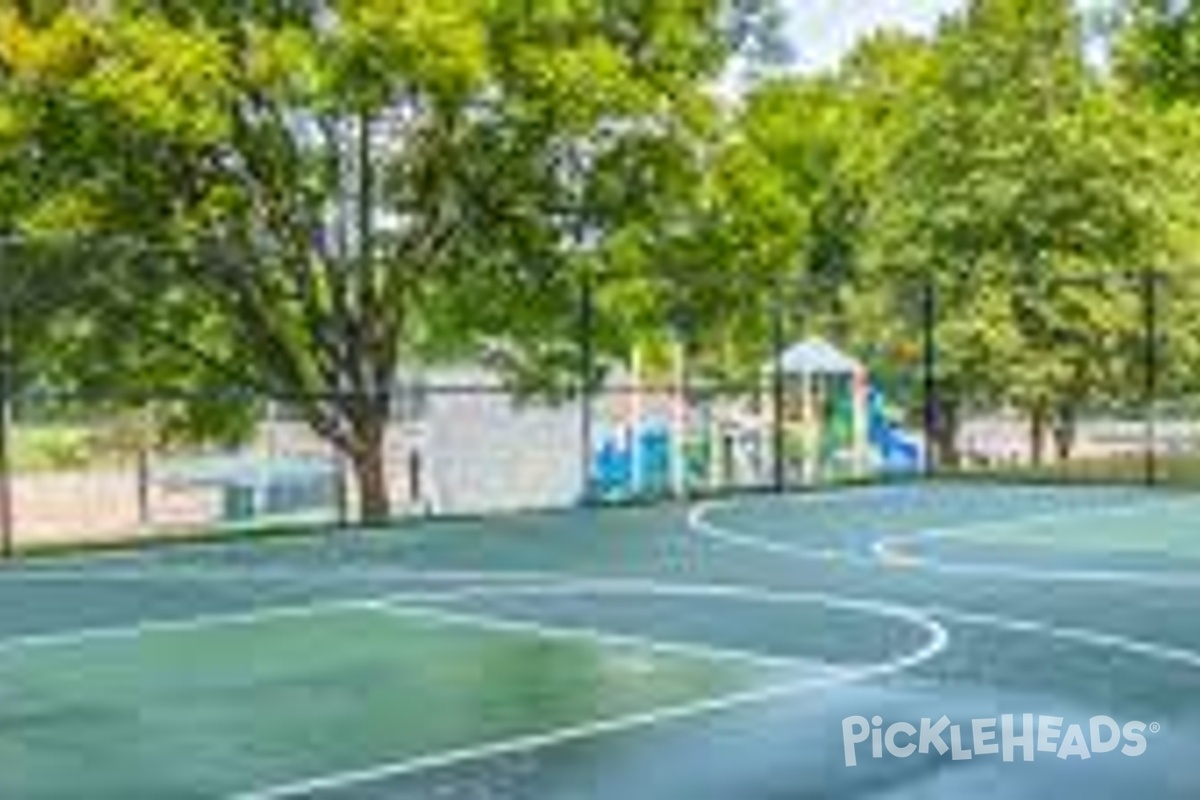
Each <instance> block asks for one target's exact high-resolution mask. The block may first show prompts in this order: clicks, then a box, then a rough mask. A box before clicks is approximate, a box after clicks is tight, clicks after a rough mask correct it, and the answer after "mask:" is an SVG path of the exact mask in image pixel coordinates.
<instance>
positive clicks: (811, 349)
mask: <svg viewBox="0 0 1200 800" xmlns="http://www.w3.org/2000/svg"><path fill="white" fill-rule="evenodd" d="M778 366H779V368H780V370H781V371H782V372H783V374H785V375H857V374H859V373H860V372H862V371H863V365H862V363H860V362H859V361H858V360H857V359H855V358H853V357H852V356H849V355H847V354H846V353H843V352H842V351H841V350H838V349H837V348H836V347H834V346H833V345H831V344H830V343H829V342H827V341H825V340H824V339H821V338H812V339H805V340H804V341H802V342H797V343H796V344H794V345H792V346H791V347H789V348H788V349H787V350H785V351H784V352H783V354H782V355H780V356H779V362H778ZM774 367H775V365H773V364H772V365H769V366H768V369H774Z"/></svg>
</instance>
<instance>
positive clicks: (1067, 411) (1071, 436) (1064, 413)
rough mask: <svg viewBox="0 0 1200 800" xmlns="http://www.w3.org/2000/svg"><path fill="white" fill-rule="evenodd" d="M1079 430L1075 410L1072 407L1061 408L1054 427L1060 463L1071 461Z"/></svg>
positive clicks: (1055, 444)
mask: <svg viewBox="0 0 1200 800" xmlns="http://www.w3.org/2000/svg"><path fill="white" fill-rule="evenodd" d="M1077 430H1078V428H1077V426H1076V424H1075V408H1074V407H1073V406H1070V405H1064V406H1062V407H1060V408H1059V409H1058V418H1057V419H1056V421H1055V425H1054V448H1055V452H1056V454H1057V455H1058V460H1059V461H1070V460H1071V456H1072V455H1073V454H1074V452H1075V436H1076V432H1077Z"/></svg>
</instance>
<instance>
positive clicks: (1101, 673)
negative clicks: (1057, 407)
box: [0, 483, 1200, 800]
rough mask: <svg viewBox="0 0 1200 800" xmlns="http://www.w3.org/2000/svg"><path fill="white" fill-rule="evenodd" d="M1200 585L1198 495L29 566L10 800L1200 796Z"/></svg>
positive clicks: (886, 510)
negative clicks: (1199, 607)
mask: <svg viewBox="0 0 1200 800" xmlns="http://www.w3.org/2000/svg"><path fill="white" fill-rule="evenodd" d="M1198 601H1200V496H1196V497H1193V496H1190V495H1183V494H1178V495H1175V494H1164V493H1159V492H1151V491H1149V490H1145V491H1143V490H1138V489H1111V488H1075V489H1067V488H1061V487H1041V488H1033V487H1024V488H1022V487H1014V486H1004V487H1000V486H988V485H969V484H954V483H945V484H925V485H911V486H895V487H876V488H862V489H848V490H842V491H838V492H830V493H824V494H806V495H793V496H779V497H775V496H747V497H741V498H732V499H727V500H721V501H713V502H704V503H697V504H692V505H676V506H664V507H656V508H638V509H613V510H580V511H574V512H570V513H560V514H541V515H519V516H512V517H505V518H497V519H488V520H463V521H454V522H446V521H443V522H436V523H433V522H431V523H420V524H418V523H411V524H406V525H404V526H401V527H398V528H397V529H396V530H393V531H386V532H369V533H368V532H342V533H337V534H326V535H321V536H314V537H312V538H307V539H304V538H298V539H287V540H273V541H258V542H254V541H245V542H240V543H230V544H220V545H211V544H210V545H193V546H176V547H170V548H161V549H154V550H145V551H140V552H129V553H121V554H108V555H95V556H88V557H82V556H81V557H71V558H57V559H47V560H38V561H27V562H22V563H18V564H16V565H13V566H9V567H7V568H5V569H3V570H2V571H0V608H2V609H3V613H2V614H0V731H2V733H0V797H3V798H17V799H20V800H25V799H26V798H29V799H33V798H37V799H39V800H40V799H42V798H46V799H49V798H114V799H116V798H121V799H122V800H135V799H136V798H155V799H156V800H158V799H160V798H221V799H223V800H268V799H269V798H293V797H296V798H301V797H307V798H318V800H323V799H329V800H333V799H334V798H337V799H338V800H342V799H344V798H438V799H440V800H457V799H459V798H461V799H462V800H484V799H485V798H487V799H492V798H513V799H516V798H535V799H539V800H540V799H543V798H544V799H545V800H568V798H569V799H570V800H576V799H582V798H589V799H590V798H622V799H623V800H624V799H627V798H635V799H636V798H644V799H645V800H676V799H678V800H717V799H718V798H720V799H721V800H784V799H785V798H787V799H792V798H795V799H799V798H819V797H829V798H974V797H984V798H1014V799H1015V798H1022V799H1024V798H1038V797H1046V798H1050V797H1068V796H1071V797H1114V798H1115V797H1129V796H1137V797H1144V798H1176V797H1177V798H1195V797H1200V759H1197V758H1196V757H1195V754H1196V753H1198V752H1200V622H1198V621H1197V616H1196V608H1197V604H1198ZM1005 715H1012V716H1011V721H1012V725H1013V726H1014V727H1013V730H1011V731H1007V733H1008V734H1010V735H1009V736H1008V737H1006V736H1005V733H1006V732H1005V731H1004V730H1002V728H1003V724H1004V720H1005ZM1026 715H1030V716H1026ZM943 717H945V718H946V719H945V721H944V722H943V721H942V718H943ZM1109 720H1110V721H1111V722H1112V723H1113V725H1115V728H1113V727H1109V725H1108V722H1107V721H1109ZM923 721H925V722H924V726H925V727H926V728H928V729H930V730H928V731H927V733H928V734H929V735H928V736H922V735H921V733H920V729H921V727H922V725H923ZM939 725H940V726H941V727H940V728H939ZM907 726H911V729H910V728H908V727H907ZM1093 728H1095V730H1093ZM889 731H890V732H891V734H892V735H891V736H888V735H887V734H888V732H889ZM910 731H911V732H910ZM1025 733H1028V734H1029V743H1028V745H1027V746H1026V745H1024V744H1022V740H1021V739H1020V736H1021V735H1023V734H1025ZM859 738H861V741H851V742H850V744H849V745H847V740H848V739H850V740H857V739H859ZM923 739H924V741H922V740H923ZM889 740H890V741H889ZM935 740H936V741H935ZM1139 740H1140V744H1139ZM1014 742H1015V744H1014ZM889 744H890V745H891V747H889V746H888V745H889ZM1006 744H1007V745H1008V753H1007V756H1008V757H1007V758H1006V754H1005V745H1006ZM905 745H912V746H913V748H912V749H914V750H916V752H912V753H911V754H910V753H908V750H907V749H906V748H905ZM1041 745H1044V748H1043V747H1041ZM848 748H849V749H848ZM943 748H944V749H945V752H944V753H942V752H940V751H941V750H942V749H943ZM992 748H994V749H995V752H993V751H992ZM893 749H894V750H895V751H896V752H891V751H892V750H893ZM876 754H878V757H877V756H876ZM1085 756H1086V757H1085ZM849 761H853V762H854V763H853V765H849V764H848V762H849Z"/></svg>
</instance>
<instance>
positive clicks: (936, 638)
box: [229, 581, 950, 800]
mask: <svg viewBox="0 0 1200 800" xmlns="http://www.w3.org/2000/svg"><path fill="white" fill-rule="evenodd" d="M545 594H569V595H572V596H615V595H625V596H630V595H632V596H637V595H639V594H653V595H656V596H663V595H670V596H677V597H714V596H720V597H739V598H747V599H758V600H761V601H769V602H774V603H795V604H801V603H809V602H811V603H821V604H827V605H829V607H831V608H846V609H853V610H857V611H861V612H863V613H878V614H879V615H880V616H886V617H889V618H893V619H901V620H904V621H906V622H909V623H913V624H916V625H918V626H919V627H921V628H923V629H924V630H925V631H926V633H927V634H928V641H926V642H925V644H924V645H923V646H922V647H920V648H919V649H917V650H915V651H912V652H910V653H906V654H904V655H902V656H900V657H898V658H894V659H890V660H887V661H882V662H879V663H875V664H865V665H862V664H860V665H852V666H848V667H838V668H834V671H832V672H831V673H830V674H827V675H821V676H817V677H806V678H802V679H798V680H788V681H782V682H778V683H772V684H770V685H767V686H765V687H763V688H760V689H753V690H749V691H745V692H736V693H732V694H728V695H723V696H720V697H716V698H712V699H709V700H701V701H696V702H692V703H685V704H680V705H675V706H667V707H664V708H661V709H656V710H652V711H648V712H642V713H638V714H629V715H623V716H619V717H615V718H612V719H606V720H598V721H595V722H590V723H584V724H581V725H574V726H567V727H563V728H559V729H556V730H552V731H547V732H545V733H539V734H529V735H524V736H516V737H512V738H509V739H501V740H497V741H494V742H488V743H485V744H481V745H475V746H470V747H463V748H455V749H451V750H446V751H443V752H440V753H433V754H430V755H427V756H419V757H416V758H410V759H406V760H403V761H397V762H392V763H385V764H379V765H376V766H372V767H366V768H363V769H358V770H348V771H345V772H340V773H333V774H329V775H323V776H318V777H314V778H308V779H303V780H298V781H295V782H290V783H286V784H278V785H275V786H269V787H263V788H260V789H254V790H251V791H248V792H242V793H238V794H235V795H233V796H232V797H231V798H230V799H229V800H283V799H284V798H294V797H305V796H309V795H313V794H316V793H318V792H322V791H331V790H340V789H345V788H348V787H352V786H361V785H363V784H367V783H375V782H378V781H381V780H386V779H394V778H398V777H401V776H404V775H411V774H414V773H419V772H426V771H430V770H434V769H439V768H444V767H450V766H454V765H457V764H462V763H467V762H472V761H482V760H486V759H489V758H496V757H500V756H505V755H514V754H517V753H528V752H531V751H535V750H542V749H546V748H549V747H553V746H556V745H562V744H567V743H570V742H575V741H581V740H584V739H590V738H595V737H598V736H601V735H607V734H614V733H621V732H628V731H631V730H636V729H639V728H646V727H652V726H657V725H662V724H665V723H668V722H674V721H679V720H685V719H692V718H695V717H700V716H707V715H712V714H717V713H720V712H724V711H731V710H733V709H736V708H740V707H743V706H748V705H754V704H759V703H764V702H766V701H769V700H774V699H779V698H783V697H790V696H796V695H799V694H803V693H806V692H809V691H814V690H818V689H828V688H833V687H837V686H842V685H846V684H850V683H855V682H861V681H865V680H871V679H877V678H883V677H887V676H890V675H894V674H897V673H900V672H903V671H905V670H908V669H911V668H912V667H915V666H917V665H919V664H922V663H924V662H926V661H929V660H931V659H933V658H935V657H936V656H938V655H939V654H940V653H941V652H943V651H944V650H945V649H946V647H947V646H948V645H949V641H950V636H949V633H948V632H947V631H946V629H945V627H944V626H943V625H941V624H940V623H939V622H937V620H935V619H932V618H931V617H929V616H926V615H925V614H922V613H921V612H919V611H917V610H915V609H912V608H909V607H907V606H902V605H899V604H894V603H886V602H882V601H873V600H854V599H847V598H840V597H837V596H834V595H824V594H818V593H790V594H789V593H784V592H768V591H757V590H754V589H749V588H741V587H716V586H705V585H701V586H687V585H662V584H653V583H642V582H634V583H632V584H630V583H625V582H619V581H594V582H593V581H580V582H576V583H572V584H570V585H557V586H546V587H535V586H526V587H515V586H514V587H498V589H497V590H496V591H490V590H489V589H488V588H487V587H477V588H474V589H464V590H461V591H452V592H442V593H433V592H431V593H421V594H410V595H396V596H394V597H393V598H391V600H390V601H389V603H403V602H409V603H412V602H414V601H425V602H433V601H438V600H440V601H442V602H445V601H448V600H455V599H468V598H472V597H490V596H496V595H503V596H513V595H530V596H539V595H545ZM410 609H413V610H415V612H416V613H426V612H428V613H429V615H430V616H431V617H432V618H435V619H436V618H438V617H439V616H447V617H448V618H449V619H451V620H458V621H461V622H464V623H471V624H481V623H482V624H484V625H493V626H497V625H498V626H504V627H512V626H518V627H519V628H521V629H525V630H527V631H528V632H530V633H534V634H537V635H551V636H562V635H568V634H571V632H572V631H573V632H574V634H572V635H577V636H583V637H585V638H587V637H590V636H591V634H592V631H591V630H590V629H587V628H557V627H550V626H542V625H538V624H534V623H529V624H526V623H516V622H511V621H510V620H505V619H503V618H496V617H489V616H487V615H475V614H460V613H458V612H444V611H443V610H441V609H427V608H420V607H413V606H399V607H397V609H396V610H397V611H404V612H407V611H409V610H410ZM601 635H602V636H604V637H605V638H611V637H610V635H609V634H601ZM615 636H618V637H621V638H624V637H623V635H621V634H616V635H615ZM639 638H640V637H639ZM764 657H766V658H771V659H772V660H775V657H772V656H764ZM783 660H784V661H785V662H790V663H791V664H792V665H793V666H801V665H806V666H808V665H811V662H809V661H806V660H800V659H783ZM776 666H778V665H776Z"/></svg>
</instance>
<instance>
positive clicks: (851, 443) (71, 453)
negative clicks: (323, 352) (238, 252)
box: [0, 258, 1200, 553]
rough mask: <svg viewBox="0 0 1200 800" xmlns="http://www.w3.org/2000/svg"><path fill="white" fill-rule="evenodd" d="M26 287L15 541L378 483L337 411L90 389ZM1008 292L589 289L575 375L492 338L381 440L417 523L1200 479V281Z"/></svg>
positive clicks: (315, 518)
mask: <svg viewBox="0 0 1200 800" xmlns="http://www.w3.org/2000/svg"><path fill="white" fill-rule="evenodd" d="M11 262H12V259H11V258H10V259H6V263H11ZM5 274H6V275H7V276H8V283H7V285H6V286H5V291H4V292H3V295H2V297H3V303H0V311H2V312H3V313H2V314H0V344H2V346H0V403H2V406H3V414H2V416H0V534H2V536H3V543H4V550H5V552H8V553H11V552H13V551H14V550H17V549H35V548H48V547H58V546H65V545H72V546H73V545H77V544H80V543H86V542H93V541H103V542H112V541H121V542H126V541H140V540H143V539H156V540H157V539H162V538H168V537H171V536H177V535H187V536H195V535H206V534H217V533H221V534H225V533H232V532H237V531H250V530H255V531H264V530H267V531H271V530H279V529H284V530H286V529H289V528H293V527H297V526H303V527H311V526H335V525H342V524H350V523H351V522H352V520H354V519H355V518H356V514H357V509H358V507H359V505H360V501H359V497H358V488H357V486H358V481H357V480H356V476H355V473H354V471H353V470H352V469H351V464H350V463H349V461H348V459H347V457H346V453H345V452H344V448H339V447H337V446H335V445H334V444H333V443H331V440H330V438H329V437H328V436H323V435H320V434H318V433H317V431H316V430H315V428H314V426H313V425H312V423H311V414H310V413H309V407H310V404H311V403H312V402H314V398H313V397H308V396H301V395H291V396H289V395H287V394H286V393H268V392H263V391H260V390H258V391H256V390H252V389H250V388H247V387H244V386H229V387H226V388H222V389H212V388H205V389H203V390H190V391H169V390H165V389H163V388H162V387H161V386H157V385H155V384H153V383H152V382H150V381H147V383H146V385H143V386H132V387H131V386H128V385H124V384H123V382H122V381H121V380H109V381H102V382H100V383H99V384H98V385H90V384H89V383H88V382H87V381H80V380H78V379H77V378H78V376H75V375H72V374H71V373H70V369H69V365H70V364H71V363H76V362H72V361H71V359H69V358H68V359H63V358H61V356H62V354H63V352H64V350H65V349H69V348H70V347H71V344H70V342H71V336H72V333H73V331H72V330H71V323H70V318H69V317H67V320H68V321H67V322H66V323H64V322H63V321H62V319H59V320H57V321H56V322H55V323H54V324H52V325H45V326H42V325H39V324H28V323H27V322H25V321H22V320H27V319H28V318H30V317H33V318H34V322H35V323H36V322H37V317H38V315H39V314H40V312H38V311H36V310H34V307H33V306H31V305H29V304H28V298H26V297H24V296H23V295H22V293H21V292H20V291H18V290H17V288H16V287H17V282H16V281H15V280H14V279H13V278H12V272H11V269H10V271H9V272H7V273H5ZM998 291H999V290H996V289H989V288H988V287H987V286H971V285H970V284H969V283H968V284H961V283H960V284H959V285H957V286H947V285H944V284H942V283H939V282H935V281H932V280H923V279H917V280H911V281H909V282H908V283H907V284H905V285H903V286H900V287H899V288H895V287H893V289H892V290H890V291H888V292H882V291H879V290H878V286H877V285H872V282H870V281H867V280H865V279H860V280H859V282H857V283H856V282H855V281H853V280H850V281H846V280H843V281H841V282H839V283H836V284H834V283H828V282H823V281H818V280H814V279H812V278H804V279H801V278H799V277H779V276H768V277H762V278H751V277H743V278H731V277H729V276H727V275H719V274H708V275H701V274H684V275H679V276H672V277H669V278H668V277H662V276H659V277H653V278H651V277H646V276H638V275H618V274H593V275H590V276H588V277H586V278H584V279H580V280H579V281H578V282H577V285H576V289H575V290H574V293H575V295H576V297H575V300H576V302H575V303H574V306H573V307H570V308H564V309H563V315H564V327H565V329H568V330H573V331H574V334H573V335H572V337H571V338H572V341H570V342H569V343H567V347H566V349H565V353H566V358H565V361H564V362H562V363H560V365H559V371H560V372H561V373H565V375H566V377H565V378H563V377H562V376H561V375H560V376H559V379H557V380H555V381H551V382H548V383H547V385H544V386H533V387H529V386H517V385H514V381H513V379H512V375H511V374H510V373H509V372H508V370H507V369H506V366H505V360H504V359H503V358H497V357H496V354H495V352H493V351H494V349H495V348H494V343H493V344H492V345H489V347H490V348H491V349H489V348H480V349H479V350H478V353H479V355H477V356H471V355H467V356H463V355H459V356H457V357H454V358H446V359H440V360H418V359H412V360H410V361H408V362H406V363H403V365H402V367H401V369H400V370H399V371H398V372H397V374H396V376H395V379H394V381H393V383H392V384H391V385H390V386H389V387H388V390H387V394H388V400H389V413H388V414H387V420H386V424H385V426H384V428H385V429H384V437H383V438H384V447H383V462H384V464H383V475H384V480H385V481H386V491H387V494H388V495H389V497H390V499H391V508H392V511H393V513H394V514H395V515H396V516H397V517H409V516H426V515H442V516H454V515H464V514H487V513H497V512H504V511H514V510H521V509H547V508H565V507H572V506H577V505H579V504H585V503H588V504H591V503H613V504H622V503H635V502H643V501H648V500H657V499H666V498H686V497H697V496H708V495H715V494H723V493H731V492H747V491H788V490H797V489H803V488H807V487H816V486H824V485H829V484H836V483H845V482H873V481H880V480H895V479H914V480H915V479H925V478H930V477H938V478H947V477H962V478H974V479H1006V480H1040V481H1071V482H1074V481H1102V482H1121V483H1144V484H1171V485H1189V484H1192V483H1197V482H1200V469H1197V468H1196V465H1198V464H1200V438H1198V436H1197V434H1198V433H1200V430H1198V429H1197V425H1196V424H1197V421H1198V420H1200V392H1198V391H1197V390H1198V389H1200V334H1197V333H1196V331H1197V329H1198V324H1197V323H1196V322H1194V321H1193V320H1195V319H1197V318H1200V315H1197V314H1195V313H1194V310H1195V309H1200V285H1198V284H1197V283H1196V282H1188V281H1186V280H1182V279H1178V278H1172V277H1170V276H1167V275H1160V274H1157V273H1142V272H1138V273H1112V274H1089V275H1081V276H1078V278H1077V279H1075V278H1073V279H1071V280H1058V281H1054V282H1038V281H1033V280H1030V281H1029V282H1028V284H1027V285H1021V284H1018V285H1017V288H1016V289H1013V288H1012V287H1011V286H1010V287H1008V288H1007V289H1005V290H1004V291H1003V296H999V295H997V294H996V293H997V292H998ZM59 300H60V298H47V301H48V302H52V303H53V302H59ZM568 318H569V319H568ZM80 324H85V323H82V322H81V323H80ZM94 333H95V332H94V331H93V332H92V334H93V335H94ZM111 335H112V336H114V337H118V336H122V335H124V334H123V333H122V332H119V331H113V332H112V334H111ZM242 346H245V347H253V346H254V344H253V343H245V344H244V345H242ZM90 358H91V361H90V363H89V364H88V370H87V371H90V372H97V371H98V372H100V373H104V372H105V371H108V372H109V373H110V375H109V377H110V378H111V377H112V374H114V373H119V371H120V370H122V369H123V368H124V365H123V363H122V362H121V361H120V360H119V359H115V358H114V360H113V361H112V363H104V359H103V356H102V355H101V356H97V355H91V356H90ZM97 360H99V362H100V363H97ZM59 362H63V363H66V364H68V367H66V368H64V367H62V366H61V365H60V363H59ZM563 364H565V366H563ZM47 365H52V366H47ZM118 377H119V375H118ZM126 383H127V382H126ZM113 387H120V388H119V389H117V388H113ZM337 395H338V393H337V391H336V390H334V391H331V392H329V393H328V397H326V398H323V399H325V400H329V399H330V398H334V399H336V397H337Z"/></svg>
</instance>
